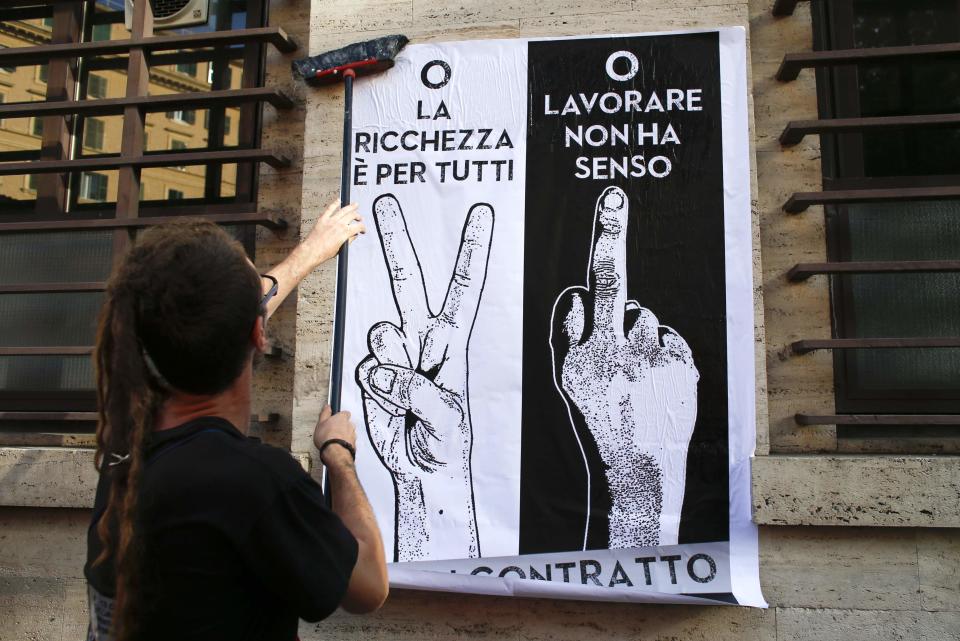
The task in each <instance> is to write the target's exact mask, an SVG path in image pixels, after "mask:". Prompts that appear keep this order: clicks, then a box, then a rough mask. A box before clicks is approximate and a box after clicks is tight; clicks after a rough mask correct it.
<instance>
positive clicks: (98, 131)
mask: <svg viewBox="0 0 960 641" xmlns="http://www.w3.org/2000/svg"><path fill="white" fill-rule="evenodd" d="M83 146H84V147H89V148H90V149H103V121H102V120H98V119H97V118H87V119H86V120H85V121H84V123H83Z"/></svg>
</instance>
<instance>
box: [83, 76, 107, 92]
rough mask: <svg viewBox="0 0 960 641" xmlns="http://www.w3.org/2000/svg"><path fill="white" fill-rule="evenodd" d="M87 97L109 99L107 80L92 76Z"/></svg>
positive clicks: (88, 79)
mask: <svg viewBox="0 0 960 641" xmlns="http://www.w3.org/2000/svg"><path fill="white" fill-rule="evenodd" d="M87 97H88V98H106V97H107V79H106V78H104V77H103V76H96V75H94V74H90V77H89V78H87Z"/></svg>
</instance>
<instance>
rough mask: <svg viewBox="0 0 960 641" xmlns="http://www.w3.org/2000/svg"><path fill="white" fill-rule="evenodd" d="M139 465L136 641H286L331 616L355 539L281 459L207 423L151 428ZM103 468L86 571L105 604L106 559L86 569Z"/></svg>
mask: <svg viewBox="0 0 960 641" xmlns="http://www.w3.org/2000/svg"><path fill="white" fill-rule="evenodd" d="M146 457H147V458H146V461H147V463H146V466H145V468H144V471H143V476H142V479H141V483H140V495H139V502H140V505H139V511H138V521H137V522H138V524H139V534H140V542H141V548H140V549H141V553H140V559H141V562H140V563H141V578H140V592H139V594H140V603H141V612H142V615H141V616H140V618H139V620H140V622H141V623H140V635H139V636H138V638H139V639H143V640H152V639H163V640H165V641H169V640H170V639H177V640H178V641H188V640H192V639H198V640H199V639H202V640H203V641H217V640H219V639H223V640H224V641H226V640H230V641H239V640H241V639H243V640H251V641H253V640H261V639H262V640H264V641H293V639H295V638H296V630H297V619H298V618H302V619H306V620H307V621H319V620H320V619H323V618H324V617H326V616H328V615H329V614H331V613H332V612H333V611H334V610H335V609H336V608H337V606H338V605H339V603H340V601H341V599H342V598H343V596H344V594H345V592H346V589H347V584H348V582H349V580H350V574H351V572H352V571H353V566H354V564H355V563H356V560H357V542H356V539H354V538H353V536H352V535H351V534H350V532H349V531H348V530H347V529H346V527H344V525H343V523H342V522H341V521H340V519H339V518H338V517H337V516H336V515H335V514H334V513H333V512H331V511H330V510H329V509H327V508H326V506H325V504H324V500H323V494H322V492H321V490H320V486H319V485H317V483H316V482H314V481H313V479H311V478H310V476H309V475H308V474H307V473H306V472H304V471H303V469H302V468H301V467H300V465H299V464H297V462H296V461H295V460H294V459H293V458H292V457H291V456H290V455H289V454H288V453H287V452H285V451H283V450H280V449H277V448H274V447H270V446H268V445H262V444H260V443H259V442H258V441H256V440H255V439H251V438H247V437H245V436H243V435H242V434H241V433H240V432H239V431H237V430H236V428H234V427H233V426H232V425H231V424H230V423H229V422H228V421H226V420H224V419H222V418H217V417H205V418H201V419H198V420H195V421H192V422H190V423H186V424H184V425H181V426H179V427H176V428H173V429H169V430H163V431H160V432H155V433H154V434H153V435H152V438H151V439H150V444H149V446H148V448H147V453H146ZM104 470H105V472H104V473H103V474H102V475H101V477H100V483H99V484H98V486H97V498H96V503H95V506H94V517H93V523H92V524H91V526H90V530H89V532H88V535H87V564H86V566H85V567H84V573H85V575H86V577H87V581H88V582H89V584H90V586H91V587H92V588H93V591H95V592H97V593H99V595H97V597H98V598H100V599H101V600H103V601H106V602H109V598H107V599H102V597H112V596H113V595H114V589H115V581H114V573H113V571H114V568H113V563H112V560H109V559H108V560H107V561H106V562H104V563H101V564H99V565H97V566H96V567H91V564H92V562H93V560H94V559H96V558H97V556H98V555H99V554H100V551H101V549H102V548H101V542H100V538H99V537H98V536H97V531H96V523H97V520H98V519H99V517H100V515H101V514H102V513H103V510H104V508H105V506H106V501H107V497H108V494H109V489H110V476H111V474H110V470H111V468H110V467H105V468H104ZM113 531H114V532H116V530H115V529H114V530H113ZM113 540H114V541H116V540H117V538H116V534H114V536H113ZM93 591H92V592H93ZM97 609H102V608H100V607H99V605H98V607H97Z"/></svg>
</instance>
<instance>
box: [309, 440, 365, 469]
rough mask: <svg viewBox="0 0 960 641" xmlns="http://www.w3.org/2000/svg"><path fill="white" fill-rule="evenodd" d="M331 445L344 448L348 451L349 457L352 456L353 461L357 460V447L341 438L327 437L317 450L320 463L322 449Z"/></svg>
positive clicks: (321, 460)
mask: <svg viewBox="0 0 960 641" xmlns="http://www.w3.org/2000/svg"><path fill="white" fill-rule="evenodd" d="M331 445H339V446H340V447H343V448H345V449H346V450H347V451H348V452H350V458H352V459H353V460H354V461H356V460H357V449H356V448H355V447H354V446H352V445H350V443H348V442H347V441H345V440H343V439H342V438H328V439H327V440H325V441H324V442H323V445H321V446H320V451H319V452H317V457H318V458H319V459H320V462H321V463H323V451H324V450H325V449H327V448H328V447H330V446H331ZM324 465H326V463H324Z"/></svg>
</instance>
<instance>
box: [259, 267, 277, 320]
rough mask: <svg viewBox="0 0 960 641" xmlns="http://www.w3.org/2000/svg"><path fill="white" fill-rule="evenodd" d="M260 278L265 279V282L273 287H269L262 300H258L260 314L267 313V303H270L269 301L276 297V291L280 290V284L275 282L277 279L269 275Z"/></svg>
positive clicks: (262, 275)
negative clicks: (267, 281)
mask: <svg viewBox="0 0 960 641" xmlns="http://www.w3.org/2000/svg"><path fill="white" fill-rule="evenodd" d="M260 278H266V279H267V280H269V281H271V282H273V285H271V286H270V289H269V290H268V291H267V293H266V294H264V295H263V298H261V299H260V310H261V313H264V314H265V313H266V312H267V303H269V302H270V299H271V298H273V297H274V296H276V295H277V291H278V290H279V289H280V283H279V282H277V279H276V278H274V277H273V276H271V275H270V274H260Z"/></svg>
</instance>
